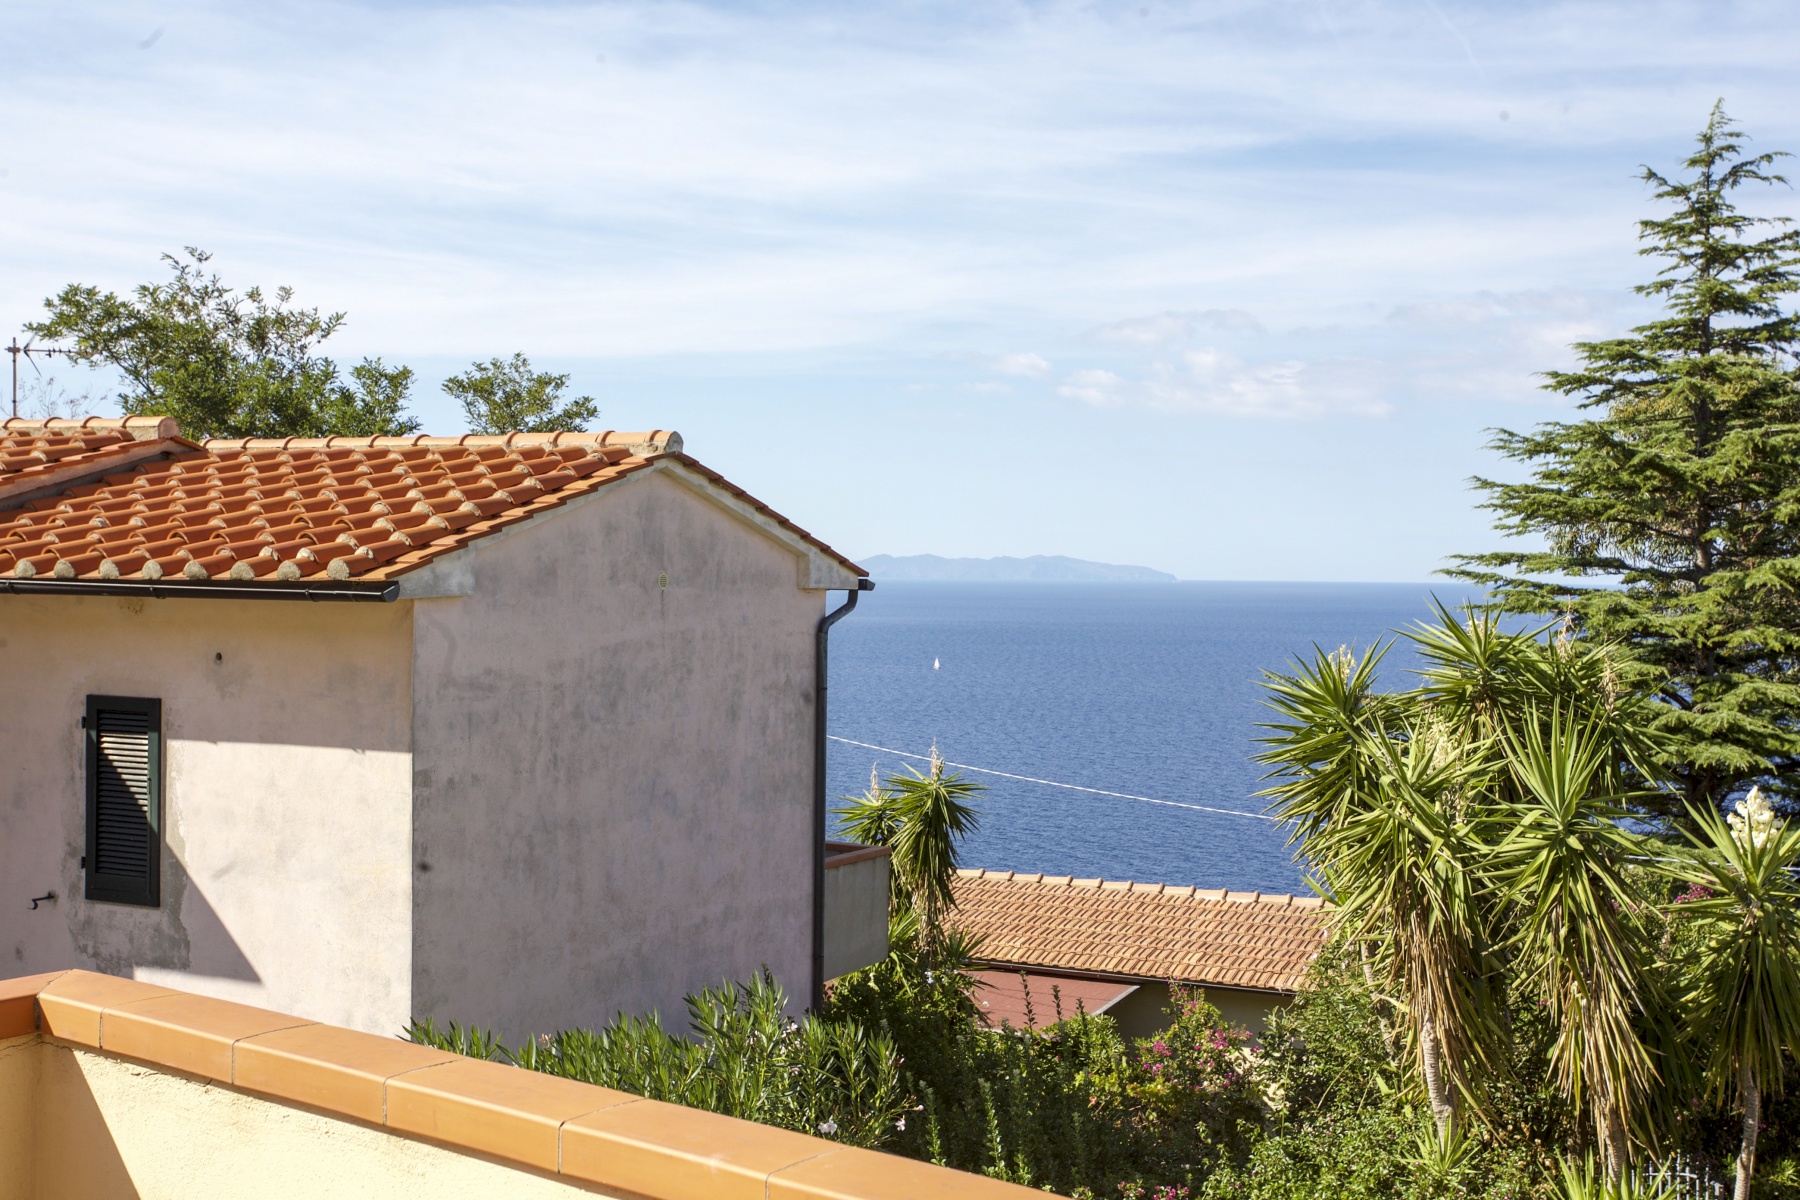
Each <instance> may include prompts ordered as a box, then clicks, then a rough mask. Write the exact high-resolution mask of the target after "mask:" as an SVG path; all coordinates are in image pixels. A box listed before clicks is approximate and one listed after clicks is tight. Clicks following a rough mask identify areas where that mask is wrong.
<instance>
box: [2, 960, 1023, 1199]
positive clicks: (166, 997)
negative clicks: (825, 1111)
mask: <svg viewBox="0 0 1800 1200" xmlns="http://www.w3.org/2000/svg"><path fill="white" fill-rule="evenodd" d="M32 1034H39V1035H42V1036H43V1037H45V1038H48V1039H52V1040H53V1043H62V1044H64V1045H67V1046H71V1047H76V1048H80V1049H86V1050H92V1051H98V1052H100V1053H101V1054H102V1055H105V1056H109V1057H111V1056H116V1057H118V1058H128V1059H130V1060H132V1061H133V1062H135V1063H137V1064H141V1065H147V1066H149V1067H151V1068H152V1069H153V1072H162V1073H165V1074H167V1075H171V1076H183V1077H188V1078H198V1079H200V1080H202V1081H211V1082H212V1083H215V1084H219V1085H224V1086H225V1087H227V1088H229V1089H231V1090H232V1092H234V1093H238V1094H244V1095H246V1096H253V1097H260V1098H266V1099H269V1100H273V1101H276V1102H278V1103H284V1104H288V1105H296V1106H299V1107H301V1108H304V1109H306V1110H308V1111H310V1112H313V1113H318V1114H321V1115H322V1116H323V1117H325V1118H334V1119H340V1120H345V1121H351V1122H355V1123H357V1124H359V1125H364V1126H373V1127H376V1128H378V1129H381V1130H386V1131H387V1132H389V1133H391V1134H394V1135H399V1136H404V1137H408V1138H414V1139H421V1140H427V1141H429V1142H431V1143H433V1144H435V1145H437V1146H441V1147H443V1148H445V1149H447V1150H449V1151H452V1152H453V1153H457V1154H465V1155H469V1156H471V1157H475V1158H481V1159H486V1160H490V1161H495V1162H499V1163H506V1164H514V1165H516V1166H518V1167H520V1168H524V1169H527V1170H530V1171H534V1172H538V1173H541V1174H544V1175H549V1176H552V1177H555V1178H559V1179H563V1180H567V1181H568V1183H569V1184H571V1185H574V1186H576V1187H578V1188H583V1189H592V1188H593V1187H595V1186H598V1187H600V1188H603V1189H605V1190H607V1191H609V1192H614V1193H625V1194H631V1195H637V1196H647V1197H652V1198H654V1200H714V1198H715V1197H724V1198H726V1200H732V1198H741V1200H770V1198H772V1197H775V1196H788V1197H794V1198H795V1200H800V1198H808V1200H827V1198H830V1200H901V1198H902V1197H907V1198H917V1197H942V1198H944V1200H951V1198H963V1197H967V1198H969V1200H1025V1197H1027V1196H1029V1195H1033V1194H1035V1193H1032V1192H1029V1191H1028V1190H1027V1189H1025V1188H1021V1187H1017V1186H1015V1185H1013V1184H1007V1183H1001V1182H999V1181H997V1180H993V1179H987V1178H985V1177H983V1176H979V1175H970V1174H966V1173H964V1172H961V1171H952V1170H949V1169H947V1168H944V1167H936V1166H932V1165H930V1164H928V1163H920V1162H916V1161H914V1160H912V1159H905V1158H899V1157H897V1156H894V1155H890V1154H880V1153H876V1152H874V1151H869V1150H858V1149H854V1148H851V1147H846V1146H843V1145H841V1144H839V1143H836V1142H829V1141H826V1140H824V1139H822V1138H815V1137H809V1136H807V1135H805V1134H800V1133H794V1132H791V1131H789V1130H785V1129H776V1128H773V1127H771V1126H766V1125H758V1124H755V1123H753V1122H750V1121H740V1120H736V1119H734V1118H731V1117H723V1116H719V1115H717V1114H715V1113H708V1112H703V1111H701V1110H699V1109H690V1108H682V1107H680V1106H679V1105H673V1104H663V1103H660V1102H657V1101H654V1100H646V1099H643V1098H641V1097H638V1096H633V1095H629V1094H627V1093H624V1092H617V1091H612V1090H610V1089H607V1088H602V1087H595V1086H593V1085H590V1084H585V1083H577V1082H575V1081H574V1080H569V1079H561V1078H558V1077H556V1076H551V1075H544V1074H540V1073H538V1072H535V1071H527V1070H524V1069H521V1068H518V1067H509V1066H504V1065H501V1064H499V1063H492V1062H483V1061H480V1060H477V1059H471V1058H464V1057H462V1056H459V1055H454V1054H447V1053H445V1052H443V1051H439V1050H434V1049H431V1048H429V1047H425V1046H415V1045H412V1044H410V1043H407V1042H402V1041H398V1040H396V1039H389V1038H380V1037H375V1036H372V1035H370V1034H364V1033H357V1032H354V1031H352V1030H348V1029H340V1028H338V1027H336V1026H331V1025H324V1024H320V1023H318V1022H313V1021H306V1020H303V1019H301V1018H299V1017H293V1016H288V1015H285V1014H282V1013H275V1012H269V1011H268V1010H265V1009H259V1008H252V1007H250V1006H248V1005H243V1004H231V1003H228V1002H226V1001H223V1000H214V999H211V998H208V997H202V996H194V995H190V994H188V993H186V992H180V991H175V990H173V989H170V988H163V987H154V986H152V985H150V984H145V983H137V982H134V981H132V980H128V979H117V978H114V977H112V976H108V975H97V974H94V973H92V972H88V971H63V972H53V973H50V974H47V975H33V976H29V977H26V978H21V979H12V980H4V981H0V1040H5V1039H8V1038H17V1037H28V1036H30V1035H32ZM152 1077H154V1076H152ZM3 1099H5V1098H4V1097H0V1100H3ZM222 1132H224V1131H206V1130H198V1129H196V1130H193V1131H192V1134H193V1136H194V1137H195V1138H196V1139H205V1138H206V1137H208V1136H218V1135H219V1134H221V1133H222ZM227 1136H228V1134H227ZM346 1182H347V1183H348V1182H350V1181H346ZM202 1190H204V1189H202ZM196 1194H199V1192H196ZM207 1194H211V1193H207Z"/></svg>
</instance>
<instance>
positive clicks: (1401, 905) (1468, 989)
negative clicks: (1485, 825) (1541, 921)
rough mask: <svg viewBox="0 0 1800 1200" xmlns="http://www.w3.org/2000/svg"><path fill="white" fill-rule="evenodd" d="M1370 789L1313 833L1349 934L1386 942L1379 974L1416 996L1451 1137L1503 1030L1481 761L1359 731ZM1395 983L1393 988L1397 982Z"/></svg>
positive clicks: (1419, 1053)
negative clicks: (1485, 887)
mask: <svg viewBox="0 0 1800 1200" xmlns="http://www.w3.org/2000/svg"><path fill="white" fill-rule="evenodd" d="M1358 753H1359V755H1360V757H1361V758H1362V760H1363V765H1362V766H1360V767H1359V768H1358V769H1357V772H1356V773H1357V774H1358V775H1359V776H1363V777H1366V778H1369V779H1370V780H1371V781H1372V785H1373V786H1372V787H1371V788H1370V790H1369V791H1368V792H1367V793H1365V794H1364V795H1362V796H1360V797H1358V799H1357V803H1355V804H1354V805H1352V804H1345V805H1344V806H1343V808H1342V810H1341V811H1340V814H1339V815H1338V816H1337V817H1336V818H1335V819H1333V820H1332V821H1331V822H1330V823H1329V824H1327V825H1326V826H1325V827H1323V828H1322V829H1320V831H1319V832H1318V833H1317V834H1315V835H1314V836H1313V837H1312V838H1311V839H1309V840H1308V843H1307V851H1308V853H1309V854H1310V855H1311V856H1312V857H1313V859H1314V861H1315V862H1316V863H1318V864H1319V865H1320V868H1321V870H1322V871H1323V873H1324V876H1325V879H1326V881H1327V882H1328V884H1330V891H1331V895H1332V896H1333V898H1334V900H1335V901H1336V904H1337V907H1338V911H1339V919H1340V921H1341V922H1342V924H1343V925H1344V926H1345V927H1346V928H1347V930H1348V931H1349V933H1350V935H1351V936H1353V937H1355V938H1356V939H1357V940H1358V941H1359V942H1362V943H1363V944H1365V945H1375V946H1378V947H1379V948H1380V949H1379V952H1378V954H1377V955H1376V957H1375V965H1372V967H1371V971H1370V973H1371V974H1377V975H1383V976H1386V982H1387V983H1389V984H1390V985H1393V987H1394V988H1397V990H1399V991H1400V993H1401V994H1402V995H1404V996H1405V997H1406V998H1407V1016H1408V1017H1409V1019H1410V1033H1411V1035H1412V1036H1411V1044H1412V1046H1413V1049H1414V1052H1415V1055H1416V1059H1417V1062H1418V1067H1419V1072H1420V1077H1421V1082H1422V1083H1423V1085H1424V1088H1425V1094H1426V1097H1427V1100H1428V1102H1429V1103H1430V1105H1431V1110H1432V1116H1433V1118H1434V1120H1435V1121H1436V1123H1437V1129H1438V1136H1439V1139H1440V1141H1441V1142H1443V1143H1444V1144H1446V1145H1448V1144H1449V1143H1450V1141H1451V1136H1452V1122H1453V1120H1454V1116H1455V1099H1456V1097H1457V1096H1458V1095H1459V1094H1460V1095H1473V1094H1474V1089H1473V1087H1472V1086H1471V1084H1472V1079H1471V1071H1472V1069H1473V1068H1476V1067H1480V1066H1492V1065H1494V1064H1495V1063H1496V1061H1497V1058H1496V1056H1495V1054H1494V1053H1493V1050H1494V1048H1495V1047H1497V1045H1498V1044H1499V1042H1500V1040H1501V1035H1502V1029H1501V1025H1500V1022H1499V1020H1498V1019H1497V1016H1496V1013H1497V1011H1498V1006H1497V1004H1496V1003H1495V997H1494V996H1493V993H1492V989H1491V988H1490V986H1489V981H1490V979H1491V978H1492V977H1493V975H1494V974H1495V966H1496V964H1495V962H1494V959H1493V956H1492V954H1491V944H1490V937H1489V928H1488V927H1489V923H1490V917H1489V912H1488V906H1487V904H1486V902H1485V898H1484V897H1483V896H1482V895H1481V892H1480V885H1479V877H1478V875H1477V872H1476V869H1475V868H1476V865H1477V863H1478V861H1479V857H1480V855H1481V853H1482V849H1483V847H1482V843H1481V829H1480V827H1481V823H1482V821H1483V820H1484V819H1485V813H1484V811H1483V809H1482V807H1481V805H1480V804H1479V802H1478V801H1477V800H1476V799H1475V797H1476V795H1478V789H1475V788H1471V787H1470V786H1469V785H1470V784H1471V783H1472V782H1473V780H1472V778H1471V769H1470V768H1471V762H1470V759H1468V758H1467V757H1464V756H1461V755H1459V754H1458V753H1457V748H1456V747H1455V746H1453V745H1451V744H1449V743H1447V742H1445V741H1444V740H1443V739H1442V738H1441V737H1440V736H1439V735H1437V734H1436V733H1435V732H1433V731H1424V732H1421V731H1416V730H1413V731H1406V735H1405V736H1403V737H1398V738H1396V737H1389V736H1383V735H1369V734H1364V735H1362V736H1360V737H1359V738H1358ZM1390 990H1392V989H1390Z"/></svg>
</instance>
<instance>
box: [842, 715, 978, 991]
mask: <svg viewBox="0 0 1800 1200" xmlns="http://www.w3.org/2000/svg"><path fill="white" fill-rule="evenodd" d="M946 765H947V764H946V763H945V762H944V759H943V756H942V755H940V754H939V753H938V751H937V747H936V746H933V747H932V748H931V767H930V769H929V770H928V771H925V772H919V771H915V770H913V769H912V768H911V767H906V768H904V774H897V775H892V776H890V777H889V778H888V779H887V780H886V781H885V782H882V781H881V780H879V779H878V778H877V777H876V776H875V775H874V773H873V772H871V774H870V777H869V790H868V792H867V793H865V794H864V795H862V796H858V797H845V799H846V801H848V803H846V804H845V805H844V806H843V807H841V808H838V809H836V810H834V811H835V813H836V815H837V817H838V820H839V829H840V830H841V831H842V832H843V833H844V835H845V836H846V837H850V838H854V839H855V840H856V841H859V842H863V843H865V844H867V845H871V846H888V847H891V848H892V850H893V858H892V860H891V864H890V866H891V870H892V872H893V874H892V876H891V882H892V889H893V890H892V895H891V897H890V904H889V912H890V915H891V917H892V918H893V919H895V920H900V919H903V918H904V917H906V916H908V915H910V916H911V917H913V918H914V919H915V920H916V923H917V924H916V933H915V934H914V935H913V936H911V937H904V936H902V937H896V936H895V935H896V934H899V933H901V931H900V930H897V929H891V930H890V935H889V940H890V942H892V943H894V944H905V943H909V942H910V943H913V944H916V947H917V953H918V955H919V957H920V959H921V960H922V961H923V962H924V963H925V964H926V965H927V966H928V967H929V966H931V965H932V964H935V963H936V962H938V961H939V960H940V959H944V958H945V957H946V955H947V954H949V955H951V956H954V953H955V952H956V950H957V946H956V945H955V944H953V943H954V941H955V939H954V936H953V934H952V932H951V930H950V929H949V923H948V917H949V914H950V911H951V910H952V909H954V908H955V907H956V892H955V886H954V885H955V880H956V862H957V843H959V842H960V841H962V839H963V838H965V837H967V836H968V835H969V834H971V833H973V832H975V830H976V828H977V827H978V826H979V825H980V823H981V821H980V818H979V817H978V816H977V815H976V812H975V807H974V805H973V803H971V802H972V801H973V800H974V798H975V797H976V796H978V795H980V794H981V793H982V792H983V791H985V790H986V789H985V788H984V787H983V786H982V785H981V784H979V783H976V782H973V781H972V780H967V779H964V778H963V777H962V775H961V774H959V773H957V772H955V771H948V772H947V771H946V770H945V767H946Z"/></svg>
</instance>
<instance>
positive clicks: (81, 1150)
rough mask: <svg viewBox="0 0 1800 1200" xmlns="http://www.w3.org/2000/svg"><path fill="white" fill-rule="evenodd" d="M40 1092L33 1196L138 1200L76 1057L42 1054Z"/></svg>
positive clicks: (129, 1174) (67, 1054)
mask: <svg viewBox="0 0 1800 1200" xmlns="http://www.w3.org/2000/svg"><path fill="white" fill-rule="evenodd" d="M40 1069H41V1071H42V1074H41V1076H40V1077H39V1081H38V1087H37V1097H36V1100H37V1105H38V1109H37V1114H36V1127H37V1128H36V1135H37V1136H36V1142H37V1145H36V1147H35V1150H36V1153H35V1154H34V1155H33V1156H32V1157H33V1158H34V1159H35V1160H36V1161H35V1163H34V1166H35V1170H34V1171H33V1174H34V1175H35V1176H36V1178H35V1179H34V1180H33V1181H32V1182H33V1184H34V1189H33V1190H32V1191H31V1193H30V1194H31V1195H33V1196H105V1197H107V1200H139V1192H138V1190H137V1185H136V1184H134V1183H132V1181H131V1171H130V1170H129V1169H128V1168H127V1167H126V1165H125V1159H124V1157H123V1156H122V1155H121V1154H120V1153H119V1146H118V1143H117V1142H115V1141H114V1140H113V1135H112V1130H111V1129H109V1128H108V1127H107V1124H106V1116H105V1114H104V1113H102V1112H101V1111H100V1102H99V1101H98V1100H97V1099H95V1097H94V1092H93V1089H92V1088H91V1087H89V1086H88V1080H87V1076H85V1075H84V1074H82V1071H81V1064H80V1062H79V1061H78V1059H77V1056H76V1055H74V1054H72V1053H67V1052H64V1053H49V1052H45V1053H43V1057H42V1059H41V1068H40Z"/></svg>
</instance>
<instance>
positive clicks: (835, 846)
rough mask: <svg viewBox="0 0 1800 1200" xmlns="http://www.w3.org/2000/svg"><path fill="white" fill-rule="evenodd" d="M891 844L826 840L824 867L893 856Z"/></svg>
mask: <svg viewBox="0 0 1800 1200" xmlns="http://www.w3.org/2000/svg"><path fill="white" fill-rule="evenodd" d="M893 853H894V849H893V847H892V846H865V845H863V844H861V843H860V842H826V843H825V867H826V869H827V870H829V869H831V868H832V867H847V866H849V865H850V864H852V863H859V862H867V861H869V860H870V859H871V858H890V857H892V856H893Z"/></svg>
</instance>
